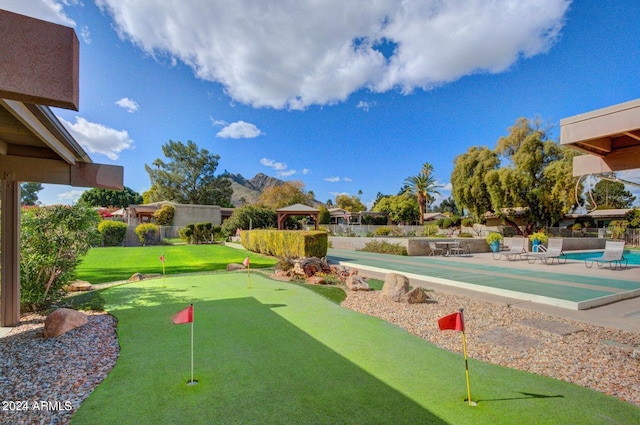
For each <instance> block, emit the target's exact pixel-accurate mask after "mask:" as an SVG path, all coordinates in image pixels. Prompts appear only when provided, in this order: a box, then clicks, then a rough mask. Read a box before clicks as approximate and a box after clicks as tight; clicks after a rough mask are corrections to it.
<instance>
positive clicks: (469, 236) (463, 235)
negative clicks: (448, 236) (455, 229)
mask: <svg viewBox="0 0 640 425" xmlns="http://www.w3.org/2000/svg"><path fill="white" fill-rule="evenodd" d="M458 237H459V238H472V237H473V233H469V232H460V233H458Z"/></svg>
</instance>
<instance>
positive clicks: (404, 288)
mask: <svg viewBox="0 0 640 425" xmlns="http://www.w3.org/2000/svg"><path fill="white" fill-rule="evenodd" d="M407 292H409V278H408V277H406V276H405V275H401V274H399V273H387V274H386V275H385V277H384V285H382V291H380V297H384V298H389V299H390V300H393V301H396V302H400V301H402V300H403V298H404V296H405V295H406V294H407Z"/></svg>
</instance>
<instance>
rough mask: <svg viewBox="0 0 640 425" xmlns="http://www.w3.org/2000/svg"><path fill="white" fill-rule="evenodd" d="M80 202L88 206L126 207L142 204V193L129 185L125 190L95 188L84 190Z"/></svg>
mask: <svg viewBox="0 0 640 425" xmlns="http://www.w3.org/2000/svg"><path fill="white" fill-rule="evenodd" d="M78 203H79V204H82V205H86V206H88V207H113V208H126V207H128V206H129V205H136V204H141V203H142V195H140V194H139V193H138V192H136V191H135V190H133V189H130V188H128V187H125V188H124V190H113V189H102V188H93V189H89V190H87V191H84V192H83V193H82V195H80V198H79V199H78Z"/></svg>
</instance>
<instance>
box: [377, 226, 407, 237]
mask: <svg viewBox="0 0 640 425" xmlns="http://www.w3.org/2000/svg"><path fill="white" fill-rule="evenodd" d="M376 236H402V229H401V228H399V227H398V226H382V227H378V228H377V229H376Z"/></svg>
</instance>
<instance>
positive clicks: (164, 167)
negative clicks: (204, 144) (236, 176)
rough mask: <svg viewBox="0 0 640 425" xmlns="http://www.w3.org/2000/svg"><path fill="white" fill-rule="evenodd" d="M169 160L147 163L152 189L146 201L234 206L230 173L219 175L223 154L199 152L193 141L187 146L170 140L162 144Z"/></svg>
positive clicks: (145, 195)
mask: <svg viewBox="0 0 640 425" xmlns="http://www.w3.org/2000/svg"><path fill="white" fill-rule="evenodd" d="M162 152H163V153H164V156H165V157H166V158H167V159H168V161H167V162H164V161H163V160H161V159H156V160H155V161H153V167H151V166H149V165H146V164H145V166H144V167H145V170H146V171H147V173H149V179H150V180H151V188H150V189H149V191H147V192H145V194H144V200H145V202H156V201H173V202H176V203H179V204H199V205H219V206H221V207H231V195H232V194H233V189H231V180H229V179H228V178H227V175H226V174H221V175H218V176H216V175H215V171H216V168H218V161H219V160H220V156H219V155H214V154H210V153H209V151H208V150H206V149H199V148H198V146H197V145H196V144H195V143H194V142H192V141H191V140H189V141H187V144H186V145H185V144H184V143H182V142H180V141H177V142H174V141H172V140H169V142H167V143H166V144H164V145H162Z"/></svg>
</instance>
